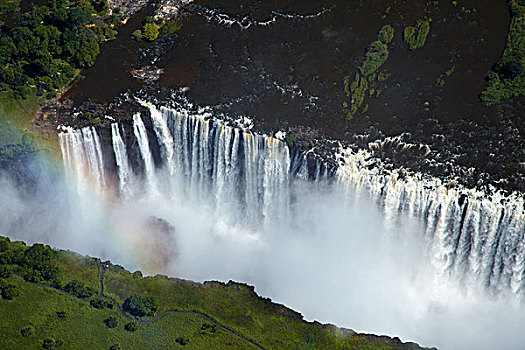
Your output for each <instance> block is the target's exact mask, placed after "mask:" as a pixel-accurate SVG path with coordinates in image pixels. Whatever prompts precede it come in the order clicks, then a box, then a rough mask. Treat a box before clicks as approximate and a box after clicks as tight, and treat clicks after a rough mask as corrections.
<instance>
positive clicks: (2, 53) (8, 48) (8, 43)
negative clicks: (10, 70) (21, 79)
mask: <svg viewBox="0 0 525 350" xmlns="http://www.w3.org/2000/svg"><path fill="white" fill-rule="evenodd" d="M16 55H18V48H17V47H16V45H15V43H14V42H13V39H11V38H10V37H8V36H4V37H2V38H0V63H2V64H5V63H7V62H10V61H11V58H12V57H14V56H16Z"/></svg>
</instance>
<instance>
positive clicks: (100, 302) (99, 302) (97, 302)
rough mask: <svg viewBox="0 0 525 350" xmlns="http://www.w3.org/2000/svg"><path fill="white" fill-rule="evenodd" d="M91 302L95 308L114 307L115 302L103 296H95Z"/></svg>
mask: <svg viewBox="0 0 525 350" xmlns="http://www.w3.org/2000/svg"><path fill="white" fill-rule="evenodd" d="M90 304H91V306H92V307H94V308H95V309H113V303H112V302H110V301H107V300H105V299H102V298H95V299H93V300H91V302H90Z"/></svg>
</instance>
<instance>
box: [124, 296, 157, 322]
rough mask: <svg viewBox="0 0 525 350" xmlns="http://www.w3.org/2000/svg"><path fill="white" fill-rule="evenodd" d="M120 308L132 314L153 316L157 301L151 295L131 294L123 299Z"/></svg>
mask: <svg viewBox="0 0 525 350" xmlns="http://www.w3.org/2000/svg"><path fill="white" fill-rule="evenodd" d="M122 309H123V310H124V311H126V312H129V313H130V314H131V315H133V316H137V317H144V316H153V315H155V312H156V311H157V309H158V306H157V302H156V301H155V299H153V298H152V297H144V296H142V295H138V294H133V295H131V296H130V297H129V298H127V299H126V300H125V301H124V304H122Z"/></svg>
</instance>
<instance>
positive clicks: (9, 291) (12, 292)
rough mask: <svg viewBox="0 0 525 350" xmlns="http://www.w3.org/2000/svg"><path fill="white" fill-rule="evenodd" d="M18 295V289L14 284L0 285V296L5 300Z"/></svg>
mask: <svg viewBox="0 0 525 350" xmlns="http://www.w3.org/2000/svg"><path fill="white" fill-rule="evenodd" d="M19 295H20V290H19V289H18V287H17V286H15V285H14V284H8V285H6V286H4V287H2V298H4V299H6V300H13V299H14V298H16V297H17V296H19Z"/></svg>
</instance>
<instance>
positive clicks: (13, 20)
mask: <svg viewBox="0 0 525 350" xmlns="http://www.w3.org/2000/svg"><path fill="white" fill-rule="evenodd" d="M13 3H16V1H14V2H13V1H3V2H2V6H0V11H1V12H0V20H1V27H0V90H1V91H13V92H14V93H15V96H16V97H21V98H26V97H27V96H29V95H30V94H31V93H33V92H37V93H38V94H39V95H43V94H46V97H48V98H51V97H53V96H55V95H56V91H57V90H58V89H60V88H62V87H64V86H66V85H67V84H68V83H69V82H70V81H71V80H72V79H73V78H74V77H75V75H76V73H77V69H80V68H87V67H89V66H91V65H93V63H94V62H95V58H96V57H97V55H98V53H99V44H100V43H101V42H102V41H104V40H108V39H112V38H114V37H115V34H116V31H115V30H114V29H113V28H114V27H116V26H117V25H118V24H119V23H120V19H119V18H118V17H117V15H108V10H107V6H100V1H89V0H75V1H65V0H52V1H49V2H47V4H46V5H40V6H39V5H36V4H31V9H29V10H28V11H25V12H21V11H20V8H19V6H16V4H13ZM8 5H10V6H8ZM94 5H96V6H94Z"/></svg>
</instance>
